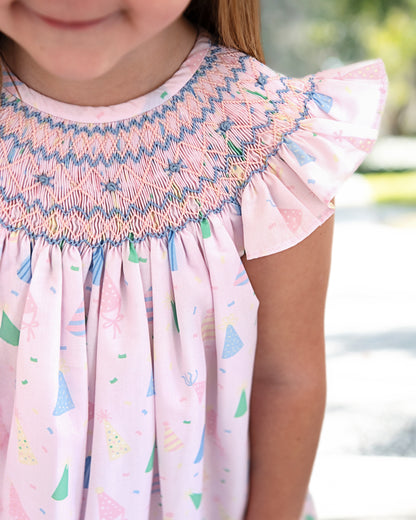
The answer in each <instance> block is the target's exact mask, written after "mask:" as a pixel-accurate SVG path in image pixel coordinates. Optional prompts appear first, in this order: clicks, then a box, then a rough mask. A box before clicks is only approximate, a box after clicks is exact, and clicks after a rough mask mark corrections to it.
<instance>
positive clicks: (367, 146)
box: [344, 137, 375, 153]
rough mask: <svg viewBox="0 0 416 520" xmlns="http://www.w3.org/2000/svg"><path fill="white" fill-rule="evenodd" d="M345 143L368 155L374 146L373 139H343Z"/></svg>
mask: <svg viewBox="0 0 416 520" xmlns="http://www.w3.org/2000/svg"><path fill="white" fill-rule="evenodd" d="M344 139H345V140H346V141H348V142H349V143H351V144H352V145H353V146H354V147H355V148H357V149H358V150H362V151H363V152H366V153H369V152H371V150H372V148H373V146H374V143H375V141H374V139H360V138H359V137H344Z"/></svg>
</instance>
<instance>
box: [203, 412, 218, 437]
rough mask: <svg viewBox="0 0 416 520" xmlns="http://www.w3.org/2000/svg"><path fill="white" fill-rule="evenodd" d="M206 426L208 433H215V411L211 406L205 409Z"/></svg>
mask: <svg viewBox="0 0 416 520" xmlns="http://www.w3.org/2000/svg"><path fill="white" fill-rule="evenodd" d="M206 427H207V434H208V435H213V436H214V435H216V434H217V412H216V411H215V410H214V409H213V408H209V410H207V419H206Z"/></svg>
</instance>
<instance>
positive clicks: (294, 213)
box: [280, 209, 302, 233]
mask: <svg viewBox="0 0 416 520" xmlns="http://www.w3.org/2000/svg"><path fill="white" fill-rule="evenodd" d="M280 213H281V214H282V217H283V218H284V219H285V222H286V224H287V227H288V228H289V229H290V231H292V232H293V233H295V232H296V231H297V229H298V228H299V226H300V224H301V222H302V211H301V210H300V209H281V210H280Z"/></svg>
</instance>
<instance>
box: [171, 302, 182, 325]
mask: <svg viewBox="0 0 416 520" xmlns="http://www.w3.org/2000/svg"><path fill="white" fill-rule="evenodd" d="M170 303H171V305H172V312H173V319H174V320H175V325H176V330H177V331H178V332H180V330H179V324H178V315H177V313H176V303H175V300H171V302H170Z"/></svg>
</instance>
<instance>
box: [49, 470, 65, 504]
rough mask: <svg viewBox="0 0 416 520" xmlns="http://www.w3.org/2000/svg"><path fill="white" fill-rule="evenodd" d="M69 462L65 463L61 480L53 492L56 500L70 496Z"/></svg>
mask: <svg viewBox="0 0 416 520" xmlns="http://www.w3.org/2000/svg"><path fill="white" fill-rule="evenodd" d="M68 474H69V469H68V464H65V468H64V471H63V473H62V477H61V480H60V481H59V483H58V485H57V486H56V489H55V491H54V492H53V495H52V498H53V499H54V500H64V499H65V498H66V497H67V496H68Z"/></svg>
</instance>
